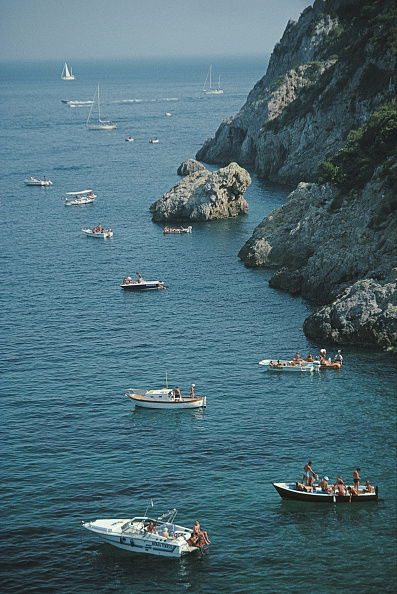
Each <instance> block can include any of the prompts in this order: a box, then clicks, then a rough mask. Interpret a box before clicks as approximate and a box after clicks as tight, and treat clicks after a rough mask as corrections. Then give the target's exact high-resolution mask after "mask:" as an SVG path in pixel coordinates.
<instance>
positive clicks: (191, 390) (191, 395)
mask: <svg viewBox="0 0 397 594" xmlns="http://www.w3.org/2000/svg"><path fill="white" fill-rule="evenodd" d="M195 386H196V384H192V385H191V386H190V398H196V394H195V392H194V388H195Z"/></svg>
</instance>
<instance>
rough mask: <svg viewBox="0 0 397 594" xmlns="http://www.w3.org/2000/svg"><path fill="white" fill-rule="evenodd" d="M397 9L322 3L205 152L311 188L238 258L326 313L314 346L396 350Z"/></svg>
mask: <svg viewBox="0 0 397 594" xmlns="http://www.w3.org/2000/svg"><path fill="white" fill-rule="evenodd" d="M396 50H397V10H396V5H395V1H394V0H373V1H371V2H370V1H369V0H316V2H314V5H313V7H309V8H307V9H306V10H305V11H304V12H303V13H302V15H301V18H300V19H299V21H298V22H290V23H289V24H288V26H287V29H286V31H285V33H284V35H283V37H282V39H281V41H280V43H279V44H277V45H276V47H275V49H274V51H273V54H272V57H271V59H270V62H269V67H268V70H267V73H266V75H265V76H264V78H263V79H262V80H260V81H259V82H258V83H257V85H256V86H255V88H254V89H253V90H252V91H251V93H250V95H249V97H248V99H247V102H246V104H245V105H244V106H243V108H242V109H241V111H240V112H239V113H238V114H237V115H236V116H234V117H232V118H230V119H228V120H226V121H224V122H223V123H222V124H221V126H220V127H219V129H218V131H217V133H216V135H215V138H213V139H209V140H208V141H207V142H206V143H205V145H204V146H203V148H202V149H201V150H200V151H199V153H198V154H197V157H198V158H200V159H202V160H204V161H208V162H228V161H229V159H235V160H237V161H238V162H240V163H243V164H247V165H249V166H251V167H253V168H254V169H255V170H256V171H257V172H258V173H259V174H260V175H261V176H263V177H266V178H268V179H271V180H274V181H281V182H301V183H299V185H298V187H297V189H296V190H295V191H294V192H292V193H291V194H290V196H289V198H288V200H287V202H286V203H285V204H284V205H283V206H282V207H281V208H279V209H277V210H276V211H274V212H273V213H271V214H270V215H269V216H268V217H266V219H265V220H264V221H263V222H262V223H261V224H260V225H259V226H258V227H257V228H256V229H255V231H254V233H253V235H252V237H251V238H250V239H249V240H248V241H247V243H246V244H245V246H244V247H243V248H242V249H241V251H240V253H239V256H240V257H241V258H242V259H243V261H244V262H245V263H246V265H247V266H259V267H267V268H274V269H275V274H274V275H273V278H272V279H271V281H270V284H271V286H273V287H275V288H278V289H282V290H285V291H288V292H290V293H293V294H296V295H302V296H304V297H305V298H307V299H308V300H310V301H311V302H313V303H314V304H317V305H318V306H320V307H319V309H318V310H317V311H316V312H315V313H314V314H313V315H312V316H310V317H309V318H308V319H307V320H306V321H305V323H304V330H305V333H306V334H307V335H308V336H310V337H313V338H321V339H328V340H330V341H333V342H336V343H340V344H346V343H357V344H372V345H376V346H379V347H381V348H384V349H390V350H397V283H396V272H397V261H396V252H397V250H396V247H397V196H396V190H395V188H396V185H397V145H396V139H397V104H396V102H395V88H396V53H397V52H396Z"/></svg>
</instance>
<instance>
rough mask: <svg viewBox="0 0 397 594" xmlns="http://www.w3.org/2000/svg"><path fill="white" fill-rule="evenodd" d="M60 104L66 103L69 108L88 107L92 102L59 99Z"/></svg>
mask: <svg viewBox="0 0 397 594" xmlns="http://www.w3.org/2000/svg"><path fill="white" fill-rule="evenodd" d="M61 101H62V103H66V105H68V106H69V107H89V106H90V105H92V104H93V103H94V102H93V101H77V100H76V101H75V100H74V99H61Z"/></svg>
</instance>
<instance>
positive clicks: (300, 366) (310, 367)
mask: <svg viewBox="0 0 397 594" xmlns="http://www.w3.org/2000/svg"><path fill="white" fill-rule="evenodd" d="M259 365H263V366H264V367H266V369H267V370H269V371H289V372H295V373H296V372H298V373H301V372H309V373H313V372H314V371H318V370H319V368H320V362H319V361H313V362H308V361H281V360H280V359H263V360H262V361H259Z"/></svg>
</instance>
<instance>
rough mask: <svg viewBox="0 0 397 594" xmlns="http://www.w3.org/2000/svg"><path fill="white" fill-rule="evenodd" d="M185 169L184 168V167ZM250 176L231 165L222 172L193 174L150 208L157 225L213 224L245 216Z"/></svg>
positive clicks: (234, 164) (202, 171)
mask: <svg viewBox="0 0 397 594" xmlns="http://www.w3.org/2000/svg"><path fill="white" fill-rule="evenodd" d="M182 165H183V164H182ZM250 183H251V178H250V175H249V173H248V172H247V171H246V170H245V169H243V168H242V167H240V166H239V165H237V163H230V164H229V165H228V166H227V167H223V168H221V169H219V171H208V169H205V168H204V169H203V170H198V171H193V172H192V173H190V174H189V175H187V176H186V177H184V178H183V179H181V180H180V181H179V182H177V183H176V184H175V186H173V187H172V188H171V190H169V192H166V193H165V194H164V195H163V196H162V198H160V200H157V201H156V202H154V203H153V204H152V205H151V206H150V211H151V212H152V215H153V220H154V221H156V222H160V221H162V222H167V221H175V222H185V221H210V220H214V219H225V218H228V217H235V216H238V215H241V214H245V213H246V212H247V211H248V203H247V201H246V200H245V198H244V192H245V190H246V189H247V187H248V186H249V184H250Z"/></svg>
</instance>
